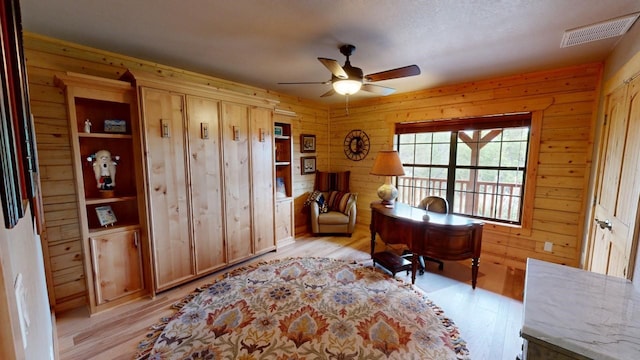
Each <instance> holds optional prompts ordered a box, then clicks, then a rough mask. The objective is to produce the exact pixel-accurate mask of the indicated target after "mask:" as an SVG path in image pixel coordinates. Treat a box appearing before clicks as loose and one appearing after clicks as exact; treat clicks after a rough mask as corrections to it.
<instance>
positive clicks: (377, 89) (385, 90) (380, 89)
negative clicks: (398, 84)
mask: <svg viewBox="0 0 640 360" xmlns="http://www.w3.org/2000/svg"><path fill="white" fill-rule="evenodd" d="M362 90H364V91H368V92H372V93H374V94H379V95H389V94H393V93H394V92H395V91H396V89H393V88H390V87H386V86H380V85H374V84H362Z"/></svg>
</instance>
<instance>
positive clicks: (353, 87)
mask: <svg viewBox="0 0 640 360" xmlns="http://www.w3.org/2000/svg"><path fill="white" fill-rule="evenodd" d="M361 87H362V82H361V81H358V80H337V81H334V82H333V90H335V91H336V92H337V93H338V94H340V95H353V94H355V93H357V92H358V91H360V88H361Z"/></svg>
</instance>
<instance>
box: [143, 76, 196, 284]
mask: <svg viewBox="0 0 640 360" xmlns="http://www.w3.org/2000/svg"><path fill="white" fill-rule="evenodd" d="M141 91H142V113H143V126H144V136H145V157H146V176H147V182H148V192H149V194H148V202H149V209H150V212H149V219H150V225H149V227H150V232H151V234H150V236H151V239H152V247H153V265H154V276H155V282H156V289H157V290H162V289H166V288H168V287H170V286H171V285H173V284H177V283H179V282H181V281H183V280H185V279H187V278H189V277H191V276H193V275H194V266H193V261H192V247H191V244H192V243H191V237H190V230H189V218H190V216H191V214H190V213H189V209H188V205H187V199H188V197H187V196H188V194H187V185H186V184H187V169H186V164H187V162H186V159H185V145H186V144H185V138H184V137H185V132H184V131H183V130H184V126H185V121H184V114H183V108H184V96H183V95H180V94H175V93H171V92H169V91H164V90H157V89H151V88H142V90H141Z"/></svg>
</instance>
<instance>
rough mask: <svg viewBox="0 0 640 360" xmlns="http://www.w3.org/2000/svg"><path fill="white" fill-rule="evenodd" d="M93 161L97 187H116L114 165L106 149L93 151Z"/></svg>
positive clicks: (106, 188)
mask: <svg viewBox="0 0 640 360" xmlns="http://www.w3.org/2000/svg"><path fill="white" fill-rule="evenodd" d="M94 156H95V162H94V163H93V173H94V174H95V176H96V182H97V186H98V189H100V190H113V189H114V188H115V187H116V165H117V163H116V162H115V161H113V160H112V159H111V153H110V152H109V151H108V150H100V151H97V152H96V153H95V155H94Z"/></svg>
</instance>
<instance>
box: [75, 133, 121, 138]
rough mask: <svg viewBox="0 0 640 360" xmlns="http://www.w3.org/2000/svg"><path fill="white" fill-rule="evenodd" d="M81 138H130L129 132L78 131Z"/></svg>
mask: <svg viewBox="0 0 640 360" xmlns="http://www.w3.org/2000/svg"><path fill="white" fill-rule="evenodd" d="M78 137H81V138H94V139H132V138H133V137H132V136H131V134H111V133H78Z"/></svg>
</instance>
